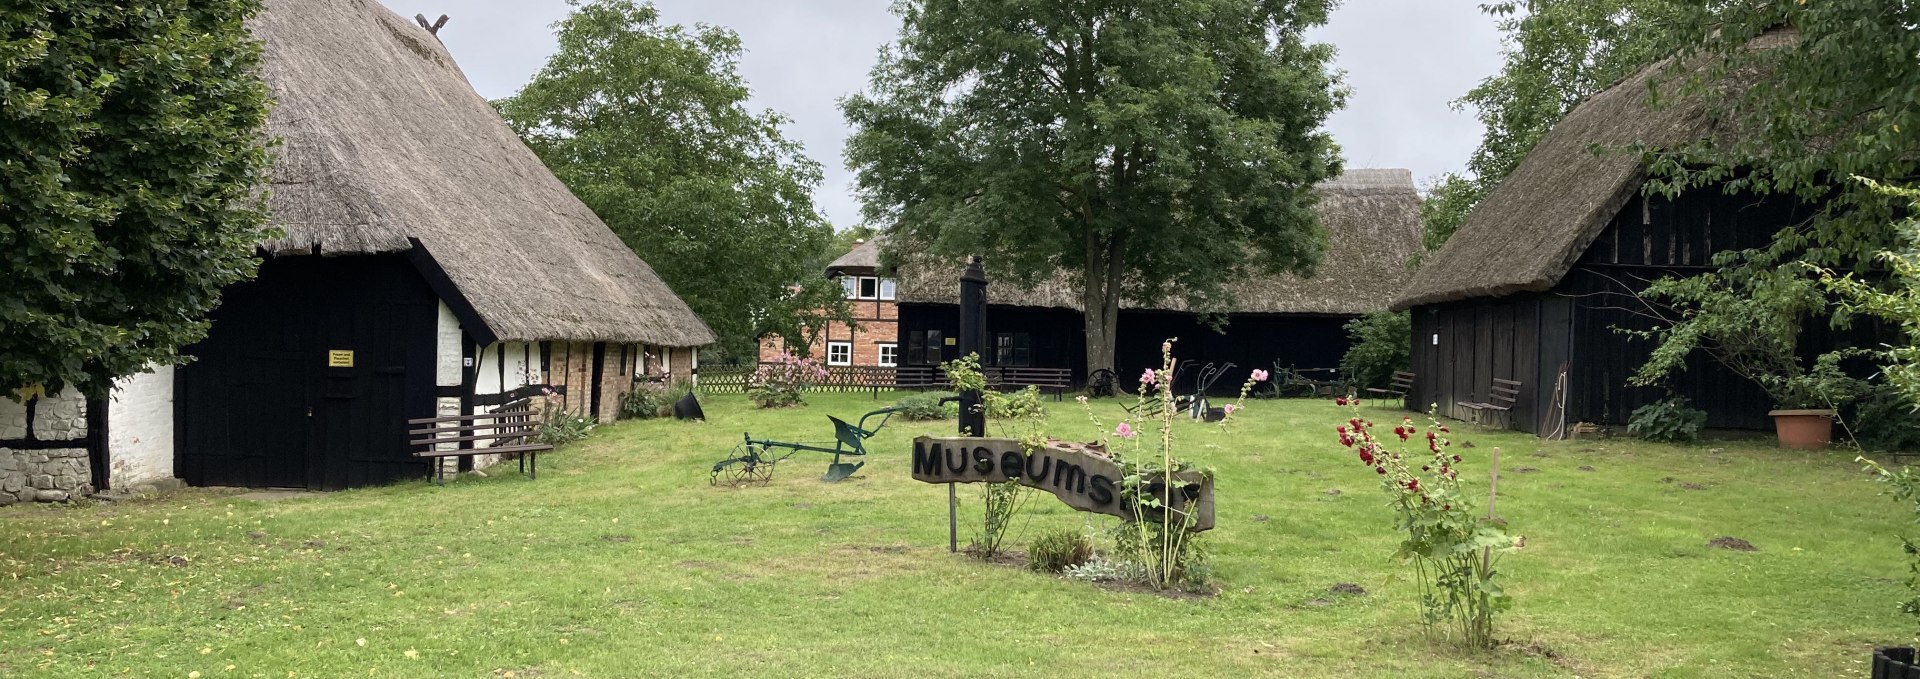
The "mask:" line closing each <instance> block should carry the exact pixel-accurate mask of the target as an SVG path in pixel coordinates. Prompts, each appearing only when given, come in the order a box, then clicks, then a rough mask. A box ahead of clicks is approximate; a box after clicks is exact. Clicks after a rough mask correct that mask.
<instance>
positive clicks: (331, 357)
mask: <svg viewBox="0 0 1920 679" xmlns="http://www.w3.org/2000/svg"><path fill="white" fill-rule="evenodd" d="M327 367H329V368H351V367H353V350H352V349H329V350H327Z"/></svg>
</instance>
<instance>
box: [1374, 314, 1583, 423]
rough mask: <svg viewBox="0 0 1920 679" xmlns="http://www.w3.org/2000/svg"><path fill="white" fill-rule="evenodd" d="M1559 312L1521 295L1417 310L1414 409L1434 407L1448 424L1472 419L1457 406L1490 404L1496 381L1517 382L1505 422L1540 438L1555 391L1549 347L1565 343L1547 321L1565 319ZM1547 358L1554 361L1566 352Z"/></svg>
mask: <svg viewBox="0 0 1920 679" xmlns="http://www.w3.org/2000/svg"><path fill="white" fill-rule="evenodd" d="M1560 307H1561V305H1560V304H1559V303H1558V302H1556V301H1554V300H1550V299H1546V298H1544V297H1543V296H1540V295H1518V296H1509V297H1502V298H1496V299H1485V300H1469V301H1466V302H1458V303H1449V304H1432V305H1427V306H1422V307H1417V308H1415V309H1414V310H1413V347H1412V349H1413V372H1414V385H1413V391H1412V392H1410V393H1409V394H1408V395H1407V407H1408V409H1411V410H1418V411H1425V410H1427V409H1428V408H1429V407H1432V408H1433V409H1434V410H1435V412H1437V413H1438V414H1439V415H1441V416H1443V417H1451V418H1455V419H1463V420H1464V419H1473V418H1472V416H1473V415H1474V412H1473V411H1471V410H1469V409H1467V408H1464V407H1461V406H1460V405H1459V403H1461V402H1466V403H1484V402H1486V401H1488V400H1489V399H1490V398H1491V394H1490V393H1489V390H1490V389H1491V388H1492V386H1493V380H1494V378H1500V379H1507V380H1515V381H1518V382H1520V383H1521V388H1520V396H1519V402H1518V403H1516V404H1515V405H1514V408H1513V410H1511V411H1509V412H1507V413H1505V414H1504V415H1503V417H1505V418H1506V420H1507V422H1508V424H1509V425H1510V426H1511V427H1512V428H1514V429H1519V430H1521V431H1527V432H1533V433H1540V431H1541V427H1540V420H1541V417H1540V415H1541V413H1542V412H1543V405H1542V403H1543V401H1544V399H1545V397H1546V396H1549V395H1550V394H1551V390H1552V388H1553V378H1552V376H1551V375H1546V374H1543V373H1545V372H1546V371H1545V370H1544V369H1543V366H1545V365H1546V362H1543V361H1542V356H1543V347H1559V346H1564V345H1565V342H1566V335H1565V330H1564V329H1563V327H1564V326H1562V328H1546V327H1543V324H1542V318H1543V317H1544V318H1549V319H1552V318H1558V317H1560V316H1562V315H1564V313H1563V312H1560V311H1559V309H1560ZM1544 353H1545V354H1547V357H1548V358H1549V359H1552V358H1557V357H1558V355H1559V354H1560V353H1561V352H1560V351H1558V350H1557V349H1546V350H1544ZM1553 363H1554V365H1556V366H1557V363H1558V362H1557V361H1553Z"/></svg>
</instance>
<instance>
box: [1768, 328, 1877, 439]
mask: <svg viewBox="0 0 1920 679" xmlns="http://www.w3.org/2000/svg"><path fill="white" fill-rule="evenodd" d="M1841 356H1842V352H1837V351H1836V352H1828V353H1826V354H1822V355H1821V356H1820V358H1819V359H1818V360H1816V361H1814V364H1813V367H1812V368H1811V369H1808V370H1805V371H1790V374H1785V375H1781V374H1771V375H1759V376H1756V379H1755V381H1756V382H1759V383H1760V386H1761V388H1764V389H1766V391H1767V395H1769V396H1772V397H1773V402H1774V404H1775V405H1776V407H1775V408H1774V409H1773V410H1772V411H1770V412H1768V413H1767V415H1768V416H1770V417H1772V418H1773V431H1774V434H1775V435H1777V436H1778V437H1779V438H1780V447H1782V448H1792V449H1795V450H1820V449H1824V448H1826V447H1827V444H1828V443H1829V442H1831V441H1832V440H1833V418H1834V417H1835V416H1836V415H1838V413H1837V412H1836V411H1835V410H1834V409H1835V408H1837V407H1839V406H1840V405H1841V404H1844V403H1847V402H1850V401H1852V400H1853V399H1854V398H1855V397H1856V396H1858V395H1859V394H1860V391H1861V388H1862V387H1863V386H1864V385H1863V383H1862V382H1861V381H1860V380H1857V379H1854V378H1852V377H1848V376H1847V374H1846V373H1845V372H1843V371H1841V370H1840V359H1841Z"/></svg>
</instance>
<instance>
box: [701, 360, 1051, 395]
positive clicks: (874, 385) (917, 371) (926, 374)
mask: <svg viewBox="0 0 1920 679" xmlns="http://www.w3.org/2000/svg"><path fill="white" fill-rule="evenodd" d="M753 372H754V371H753V369H749V368H745V367H739V368H735V367H731V366H729V367H724V368H702V369H701V370H700V390H701V391H704V392H706V393H709V394H740V393H745V392H746V390H747V385H748V384H749V383H750V382H751V381H752V379H753ZM984 372H985V374H986V377H987V384H988V385H989V386H991V387H994V388H996V389H997V388H1005V387H1011V388H1018V387H1024V386H1027V385H1029V384H1031V385H1035V386H1038V387H1040V388H1041V389H1045V390H1048V391H1051V392H1053V394H1054V396H1055V398H1058V397H1059V396H1060V394H1062V393H1064V392H1065V391H1067V390H1068V389H1070V388H1071V387H1072V385H1071V384H1070V383H1069V379H1070V377H1069V376H1070V374H1071V373H1070V372H1069V371H1068V370H1067V369H1066V368H996V367H989V368H987V369H986V370H985V371H984ZM945 388H947V374H946V372H945V371H943V370H941V369H940V368H939V367H938V366H931V365H903V366H900V367H897V368H874V367H864V366H862V367H852V366H840V367H834V368H828V369H827V376H826V377H824V378H821V379H820V380H818V381H816V382H814V383H813V385H812V386H811V387H809V388H808V391H849V392H860V391H866V392H871V393H872V394H873V395H874V397H875V398H878V397H879V394H880V392H881V391H891V390H898V389H945Z"/></svg>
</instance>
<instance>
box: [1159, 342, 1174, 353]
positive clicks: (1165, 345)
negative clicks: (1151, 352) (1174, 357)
mask: <svg viewBox="0 0 1920 679" xmlns="http://www.w3.org/2000/svg"><path fill="white" fill-rule="evenodd" d="M1160 353H1163V354H1171V353H1173V343H1172V342H1161V343H1160Z"/></svg>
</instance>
